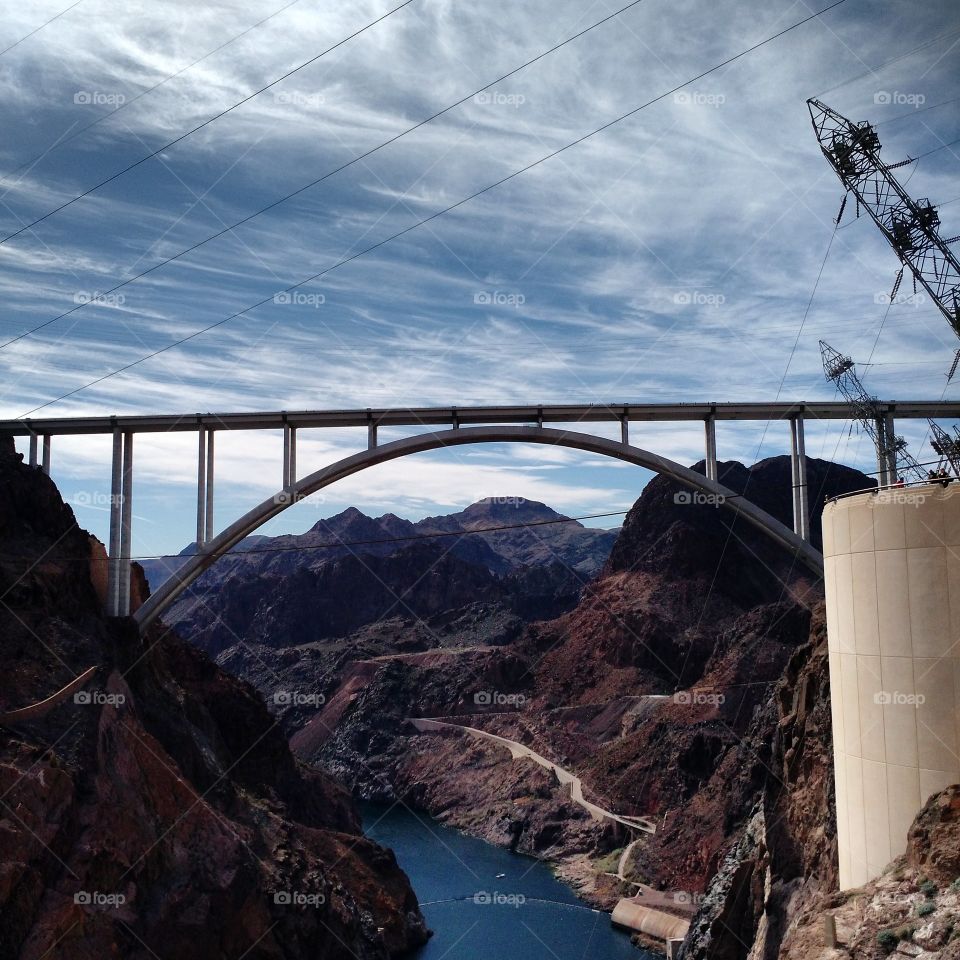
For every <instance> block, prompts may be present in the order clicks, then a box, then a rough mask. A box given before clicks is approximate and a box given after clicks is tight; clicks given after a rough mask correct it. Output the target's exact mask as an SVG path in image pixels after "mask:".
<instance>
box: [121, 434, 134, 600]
mask: <svg viewBox="0 0 960 960" xmlns="http://www.w3.org/2000/svg"><path fill="white" fill-rule="evenodd" d="M132 543H133V434H132V433H125V434H124V435H123V496H122V504H121V508H120V554H119V561H120V563H119V568H120V592H119V603H118V611H117V612H118V615H119V616H121V617H129V616H130V565H131V561H130V557H131V555H132V554H133V550H132V549H131V546H132Z"/></svg>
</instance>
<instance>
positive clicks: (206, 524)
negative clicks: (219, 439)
mask: <svg viewBox="0 0 960 960" xmlns="http://www.w3.org/2000/svg"><path fill="white" fill-rule="evenodd" d="M214 433H215V431H214V430H213V429H212V428H211V427H207V457H206V460H207V464H206V466H207V482H206V484H205V490H204V493H205V494H206V504H205V505H204V509H203V542H204V543H206V542H207V541H208V540H212V539H213V435H214Z"/></svg>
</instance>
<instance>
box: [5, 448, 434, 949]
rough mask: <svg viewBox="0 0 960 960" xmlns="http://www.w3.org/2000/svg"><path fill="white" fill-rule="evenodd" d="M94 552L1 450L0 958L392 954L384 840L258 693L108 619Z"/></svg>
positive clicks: (399, 941) (411, 933)
mask: <svg viewBox="0 0 960 960" xmlns="http://www.w3.org/2000/svg"><path fill="white" fill-rule="evenodd" d="M91 561H93V562H94V568H95V565H96V561H97V554H96V553H95V552H94V551H92V550H91V542H90V538H89V536H88V535H87V534H86V533H84V532H83V531H82V530H80V529H79V528H78V527H77V525H76V522H75V519H74V517H73V514H72V512H71V511H70V509H69V508H68V507H67V506H66V505H65V504H64V503H63V501H62V499H61V498H60V496H59V494H58V493H57V491H56V488H55V487H54V485H53V484H52V482H51V481H50V480H49V478H47V477H45V476H44V475H43V474H41V473H40V472H39V471H37V470H33V469H30V468H28V467H26V466H24V465H23V463H22V462H21V459H20V458H19V457H17V456H16V455H15V454H14V453H13V451H12V448H11V446H10V445H9V444H6V443H5V444H4V445H3V447H0V597H2V602H0V656H2V659H3V662H4V668H5V669H4V678H3V681H2V683H0V712H4V713H6V712H8V711H10V710H12V709H15V708H17V707H20V706H24V705H27V704H30V703H36V702H38V701H42V700H43V699H45V697H46V696H47V695H49V694H50V693H52V692H54V691H56V690H58V689H60V688H62V687H63V686H64V685H65V684H66V683H67V682H68V681H69V680H70V679H71V678H72V677H74V676H76V675H78V674H80V673H82V672H83V671H84V670H85V669H87V668H89V667H91V666H92V667H95V668H96V671H95V674H94V677H93V679H92V680H91V681H90V682H89V683H88V684H85V685H84V689H83V690H82V691H78V692H76V693H74V695H73V696H72V697H71V698H68V699H67V700H66V701H65V702H63V703H62V704H59V705H57V706H56V707H55V708H54V709H52V710H50V711H49V712H46V713H44V714H43V715H40V716H36V717H34V718H32V719H27V720H23V721H17V722H15V723H13V724H12V725H7V726H6V727H4V728H2V739H0V827H2V829H0V956H3V957H17V958H22V960H34V958H36V960H40V958H42V957H51V956H56V957H58V958H67V960H74V958H76V960H86V958H91V960H92V958H100V957H106V956H123V957H130V958H140V960H146V958H148V957H152V958H161V960H167V958H170V960H173V958H178V960H183V958H187V960H189V958H197V960H200V958H204V960H206V958H208V957H220V956H240V955H243V956H245V957H248V958H251V960H267V958H270V960H279V958H289V960H296V958H306V957H314V956H324V957H328V958H344V960H346V958H348V957H354V958H356V957H360V958H371V960H372V958H387V957H391V956H397V955H399V954H400V953H402V952H404V951H406V950H408V949H409V948H411V947H414V946H416V945H418V944H419V943H422V942H423V941H424V939H425V938H426V932H425V929H424V926H423V921H422V918H421V916H420V913H419V909H418V906H417V901H416V898H415V896H414V894H413V892H412V890H411V889H410V886H409V883H408V881H407V878H406V876H405V875H404V874H403V872H402V871H401V870H400V869H399V867H398V866H397V864H396V861H395V860H394V858H393V855H392V854H391V853H390V852H389V851H387V850H384V849H383V848H381V847H379V846H377V845H376V844H374V843H372V842H370V841H368V840H366V839H365V838H364V837H362V835H361V834H360V833H359V827H358V821H357V817H356V814H355V812H354V810H353V807H352V803H351V801H350V799H349V796H348V795H347V794H346V792H345V791H344V790H343V789H342V788H341V787H339V786H337V785H336V784H334V783H333V782H332V781H330V780H329V778H327V777H326V776H324V775H322V774H320V773H319V772H317V771H315V770H310V769H308V768H306V767H304V766H303V765H302V764H301V763H299V762H298V761H296V760H295V759H294V757H293V756H292V754H291V753H290V751H289V748H288V746H287V744H286V738H285V737H284V735H283V733H282V731H281V730H280V728H279V727H278V725H277V723H276V721H275V720H274V719H273V718H272V717H271V715H270V714H269V713H268V712H267V710H266V708H265V707H264V705H263V703H262V701H261V700H260V699H259V698H258V696H257V695H256V694H255V692H254V691H253V690H252V689H251V688H250V687H249V686H248V685H246V684H245V683H242V682H241V681H239V680H236V679H234V678H232V677H230V676H228V675H227V674H225V673H224V672H223V671H221V670H220V669H219V668H217V667H216V666H215V665H214V664H212V663H211V662H210V661H209V660H208V659H207V657H206V656H205V655H204V654H202V653H201V652H199V651H198V650H196V649H195V648H194V647H192V646H191V645H189V644H186V643H185V642H183V641H181V640H179V639H178V638H177V637H176V636H175V635H174V634H172V633H170V632H168V631H166V630H165V629H163V628H161V627H157V628H156V629H154V630H153V631H151V632H150V633H149V634H148V635H147V636H145V637H144V638H142V639H141V638H140V637H139V636H138V634H137V631H136V630H135V629H134V628H133V626H132V623H131V622H130V621H124V620H113V621H110V620H106V619H104V618H103V616H102V615H101V612H100V611H101V604H100V601H99V598H98V596H97V590H96V587H95V584H94V582H93V580H92V579H91Z"/></svg>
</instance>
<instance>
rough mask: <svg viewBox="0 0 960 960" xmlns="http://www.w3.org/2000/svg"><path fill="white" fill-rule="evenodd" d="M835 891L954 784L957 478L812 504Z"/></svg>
mask: <svg viewBox="0 0 960 960" xmlns="http://www.w3.org/2000/svg"><path fill="white" fill-rule="evenodd" d="M823 548H824V549H823V553H824V575H825V588H826V600H827V632H828V647H829V659H830V700H831V708H832V716H833V751H834V776H835V778H836V779H835V782H836V796H837V846H838V852H839V860H840V863H839V867H840V889H841V890H847V889H851V888H853V887H858V886H861V885H862V884H864V883H866V882H868V881H870V880H872V879H874V878H876V877H877V876H879V875H880V873H881V872H882V871H883V869H884V867H885V866H886V865H887V864H888V863H889V862H890V861H891V860H893V859H894V858H896V857H898V856H899V855H900V854H902V853H903V852H904V851H905V850H906V846H907V831H908V830H909V829H910V825H911V823H912V822H913V819H914V817H915V816H916V814H917V813H918V812H919V810H920V809H921V808H922V806H923V804H924V803H925V802H926V800H927V798H928V797H930V796H931V794H934V793H936V792H938V791H940V790H943V789H944V788H945V787H947V786H949V785H950V784H952V783H957V782H958V781H960V483H947V482H931V483H925V484H921V485H918V486H910V487H899V486H894V487H886V488H881V489H879V490H873V491H867V492H863V493H857V494H852V495H848V496H845V497H841V498H838V499H836V500H834V501H832V502H831V503H828V504H827V506H826V508H825V510H824V513H823Z"/></svg>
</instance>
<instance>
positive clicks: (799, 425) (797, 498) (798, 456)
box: [790, 417, 810, 540]
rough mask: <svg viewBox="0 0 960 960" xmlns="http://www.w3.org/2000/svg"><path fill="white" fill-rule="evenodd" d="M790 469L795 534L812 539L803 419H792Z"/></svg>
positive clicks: (805, 538)
mask: <svg viewBox="0 0 960 960" xmlns="http://www.w3.org/2000/svg"><path fill="white" fill-rule="evenodd" d="M790 440H791V444H790V468H791V474H792V481H793V532H794V533H795V534H797V536H799V537H803V539H804V540H809V539H810V505H809V503H808V501H807V453H806V449H805V446H804V439H803V417H791V418H790Z"/></svg>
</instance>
